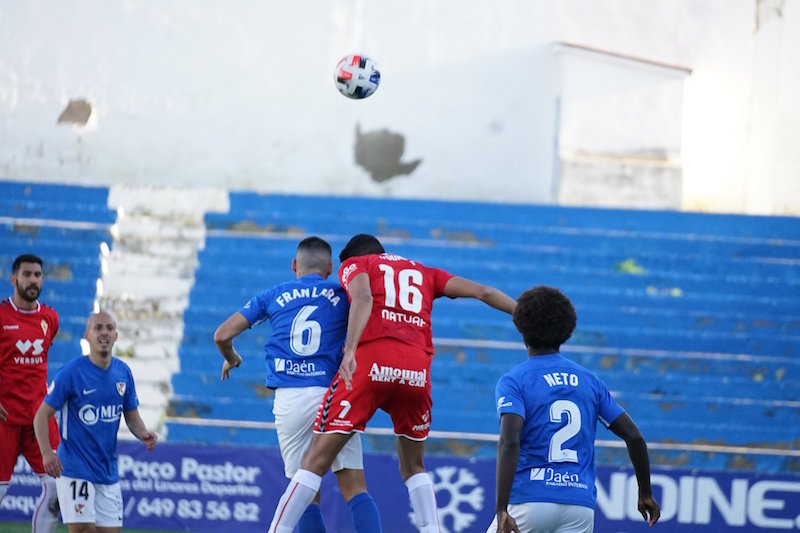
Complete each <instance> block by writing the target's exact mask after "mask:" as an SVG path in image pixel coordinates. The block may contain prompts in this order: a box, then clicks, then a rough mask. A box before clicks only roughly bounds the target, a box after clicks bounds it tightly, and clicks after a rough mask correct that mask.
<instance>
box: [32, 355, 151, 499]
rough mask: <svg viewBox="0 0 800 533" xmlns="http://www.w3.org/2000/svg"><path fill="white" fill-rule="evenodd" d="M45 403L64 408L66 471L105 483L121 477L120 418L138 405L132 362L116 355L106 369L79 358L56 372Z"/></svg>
mask: <svg viewBox="0 0 800 533" xmlns="http://www.w3.org/2000/svg"><path fill="white" fill-rule="evenodd" d="M44 401H45V403H47V404H48V405H49V406H51V407H52V408H53V409H55V410H59V409H61V423H60V425H59V430H60V431H61V444H60V445H59V447H58V457H59V459H61V464H62V466H63V467H64V472H63V473H64V475H65V476H68V477H74V478H78V479H85V480H87V481H91V482H92V483H99V484H103V485H107V484H111V483H116V482H117V481H119V475H118V473H117V431H118V430H119V421H120V419H121V418H122V416H123V413H124V412H126V411H133V410H134V409H136V408H138V407H139V399H138V398H137V396H136V387H135V386H134V384H133V375H132V374H131V369H130V368H129V367H128V365H127V364H125V363H123V362H122V361H120V360H119V359H117V358H116V357H113V358H112V359H111V365H110V366H109V367H108V368H107V369H102V368H100V367H98V366H97V365H95V364H94V363H92V361H91V360H90V359H89V358H88V357H83V356H82V357H76V358H75V359H73V360H72V361H70V362H69V363H67V364H66V365H64V367H63V368H62V369H61V370H60V371H59V372H58V374H56V377H55V379H53V381H52V382H51V383H50V386H49V387H48V389H47V396H46V397H45V399H44Z"/></svg>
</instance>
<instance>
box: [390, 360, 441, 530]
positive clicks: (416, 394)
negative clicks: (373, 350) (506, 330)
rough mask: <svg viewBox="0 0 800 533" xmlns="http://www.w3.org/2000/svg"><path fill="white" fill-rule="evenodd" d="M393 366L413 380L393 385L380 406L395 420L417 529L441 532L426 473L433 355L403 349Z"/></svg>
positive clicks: (431, 404) (400, 453)
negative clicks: (387, 398) (430, 377)
mask: <svg viewBox="0 0 800 533" xmlns="http://www.w3.org/2000/svg"><path fill="white" fill-rule="evenodd" d="M400 350H401V351H400V354H399V355H400V356H399V357H398V356H397V354H395V359H394V363H392V364H391V366H393V367H396V368H401V369H402V370H403V371H404V373H406V374H408V375H412V376H415V378H414V379H406V380H401V381H398V382H397V383H395V384H394V388H395V390H394V394H393V395H392V397H391V399H390V400H389V401H387V402H385V403H384V404H383V405H382V406H381V407H382V408H383V409H384V410H385V411H386V412H388V413H389V415H390V416H391V417H392V425H393V426H394V432H395V434H397V454H398V462H399V466H400V475H401V476H402V478H403V481H404V482H405V484H406V487H407V488H408V496H409V499H410V500H411V508H412V509H413V510H414V518H415V521H416V523H417V527H419V528H420V530H421V531H422V532H423V533H428V532H437V531H439V516H438V506H437V504H436V490H435V489H434V487H433V481H432V480H431V478H430V476H429V475H428V473H427V472H426V471H425V460H424V458H425V439H427V437H428V432H429V431H430V424H431V409H432V407H433V401H432V400H431V385H430V380H428V379H427V377H428V376H430V361H431V358H430V355H428V354H427V353H425V352H424V351H422V350H418V351H412V350H410V349H408V348H407V347H402V348H400Z"/></svg>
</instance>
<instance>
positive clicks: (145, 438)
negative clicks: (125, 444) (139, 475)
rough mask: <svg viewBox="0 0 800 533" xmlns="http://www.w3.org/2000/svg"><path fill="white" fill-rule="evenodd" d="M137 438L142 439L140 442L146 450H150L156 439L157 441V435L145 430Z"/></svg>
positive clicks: (153, 446)
mask: <svg viewBox="0 0 800 533" xmlns="http://www.w3.org/2000/svg"><path fill="white" fill-rule="evenodd" d="M139 440H141V441H142V444H144V445H145V446H146V447H147V449H148V450H152V449H153V448H155V447H156V441H158V435H156V434H155V433H153V432H152V431H145V432H144V433H142V435H141V437H139Z"/></svg>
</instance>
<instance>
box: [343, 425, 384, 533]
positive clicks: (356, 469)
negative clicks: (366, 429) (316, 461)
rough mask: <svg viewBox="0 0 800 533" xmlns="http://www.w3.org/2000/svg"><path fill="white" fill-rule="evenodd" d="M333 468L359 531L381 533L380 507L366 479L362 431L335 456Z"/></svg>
mask: <svg viewBox="0 0 800 533" xmlns="http://www.w3.org/2000/svg"><path fill="white" fill-rule="evenodd" d="M331 469H332V470H333V471H334V473H335V474H336V480H337V481H338V482H339V488H340V489H341V491H342V496H343V497H344V499H345V501H346V502H347V506H348V507H349V508H350V515H351V516H352V517H353V525H355V527H356V531H357V532H358V533H380V532H381V531H382V528H381V519H380V514H379V513H378V506H377V505H375V500H374V499H372V495H370V493H369V492H367V481H366V479H365V478H364V456H363V453H362V450H361V434H359V433H356V434H354V435H353V436H352V437H351V438H350V440H349V441H347V444H345V446H344V448H342V450H341V451H340V452H339V455H337V456H336V459H334V461H333V466H332V467H331Z"/></svg>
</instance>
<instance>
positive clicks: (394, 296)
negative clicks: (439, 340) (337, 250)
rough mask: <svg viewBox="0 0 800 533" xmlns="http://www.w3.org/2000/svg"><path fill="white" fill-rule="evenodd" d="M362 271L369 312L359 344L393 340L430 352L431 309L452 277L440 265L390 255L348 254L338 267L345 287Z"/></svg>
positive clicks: (431, 351)
mask: <svg viewBox="0 0 800 533" xmlns="http://www.w3.org/2000/svg"><path fill="white" fill-rule="evenodd" d="M362 272H363V273H366V274H367V275H368V276H369V284H370V288H371V290H372V313H371V314H370V317H369V320H368V321H367V325H366V327H365V328H364V331H363V333H362V334H361V339H360V340H359V344H361V343H365V342H369V341H372V340H375V339H382V338H389V339H396V340H399V341H402V342H405V343H407V344H410V345H412V346H415V347H417V348H420V349H422V350H425V351H426V352H428V353H429V354H432V353H433V339H432V333H431V310H432V309H433V301H434V300H435V299H436V298H439V297H440V296H443V295H444V287H445V285H446V284H447V282H448V281H450V279H451V278H452V277H453V275H452V274H450V273H449V272H447V271H445V270H442V269H440V268H433V267H426V266H425V265H423V264H421V263H418V262H416V261H412V260H410V259H406V258H404V257H400V256H399V255H393V254H386V253H384V254H379V255H377V254H374V255H362V256H358V257H351V258H349V259H347V260H346V261H345V262H344V263H342V265H341V267H340V268H339V279H340V280H341V282H342V285H343V286H344V287H345V288H347V286H348V283H349V282H350V280H351V279H353V278H354V277H356V276H357V275H358V274H361V273H362Z"/></svg>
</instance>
